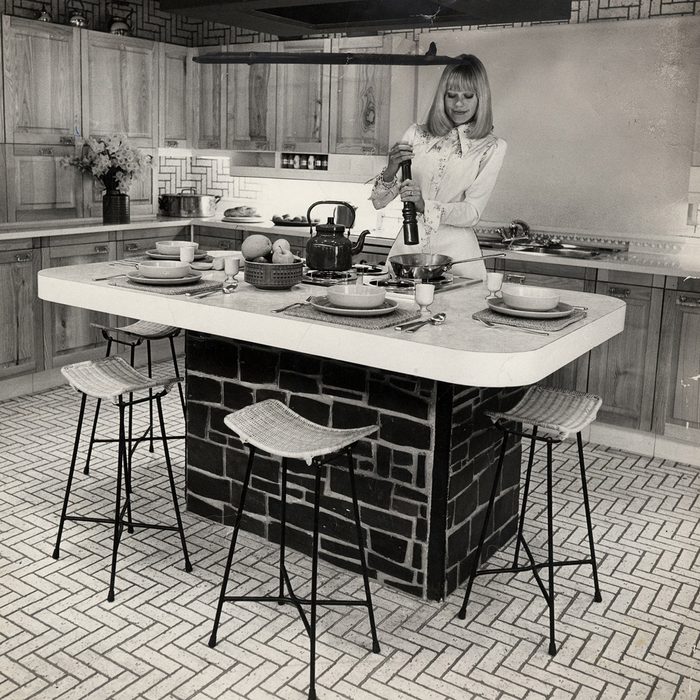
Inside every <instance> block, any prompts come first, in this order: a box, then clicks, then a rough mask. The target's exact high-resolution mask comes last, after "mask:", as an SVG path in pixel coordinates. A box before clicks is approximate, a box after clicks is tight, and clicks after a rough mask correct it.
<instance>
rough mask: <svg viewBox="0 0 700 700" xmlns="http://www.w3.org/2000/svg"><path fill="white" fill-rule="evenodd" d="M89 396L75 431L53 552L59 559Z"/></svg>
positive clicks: (84, 397)
mask: <svg viewBox="0 0 700 700" xmlns="http://www.w3.org/2000/svg"><path fill="white" fill-rule="evenodd" d="M86 401H87V395H86V394H83V395H82V398H81V400H80V414H79V415H78V427H77V428H76V430H75V442H74V443H73V456H72V457H71V461H70V469H69V470H68V481H67V482H66V493H65V495H64V496H63V509H62V510H61V520H60V521H59V523H58V535H57V536H56V546H55V547H54V550H53V558H54V559H58V557H59V555H60V551H61V536H62V535H63V526H64V525H65V523H66V513H67V512H68V499H69V498H70V489H71V485H72V484H73V474H74V473H75V462H76V460H77V459H78V445H79V444H80V431H81V430H82V427H83V418H84V416H85V402H86Z"/></svg>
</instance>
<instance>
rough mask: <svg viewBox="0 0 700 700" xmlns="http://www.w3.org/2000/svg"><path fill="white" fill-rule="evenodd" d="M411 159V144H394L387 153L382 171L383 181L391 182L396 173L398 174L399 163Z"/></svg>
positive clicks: (400, 142)
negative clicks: (385, 163) (387, 156)
mask: <svg viewBox="0 0 700 700" xmlns="http://www.w3.org/2000/svg"><path fill="white" fill-rule="evenodd" d="M411 158H413V147H412V146H411V144H409V143H405V142H404V141H399V143H395V144H394V145H393V146H392V147H391V150H390V151H389V158H388V160H387V165H386V168H385V169H384V181H385V182H391V181H392V180H393V179H394V178H395V177H396V173H398V172H399V168H400V167H401V163H403V162H404V161H406V160H411Z"/></svg>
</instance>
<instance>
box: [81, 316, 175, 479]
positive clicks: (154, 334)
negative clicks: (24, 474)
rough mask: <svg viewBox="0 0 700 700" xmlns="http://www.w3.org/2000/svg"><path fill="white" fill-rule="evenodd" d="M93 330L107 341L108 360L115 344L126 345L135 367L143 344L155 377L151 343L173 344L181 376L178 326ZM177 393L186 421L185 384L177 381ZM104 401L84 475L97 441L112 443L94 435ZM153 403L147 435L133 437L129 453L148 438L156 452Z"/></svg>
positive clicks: (97, 409) (140, 325)
mask: <svg viewBox="0 0 700 700" xmlns="http://www.w3.org/2000/svg"><path fill="white" fill-rule="evenodd" d="M91 325H92V326H93V327H94V328H98V329H99V330H100V331H101V332H102V337H103V338H104V339H105V340H106V341H107V350H106V352H105V357H109V356H110V353H111V351H112V346H113V345H114V344H115V343H116V344H117V345H124V346H126V347H128V348H129V351H130V357H129V362H130V364H131V366H132V367H133V366H134V363H135V359H136V357H135V355H136V347H137V346H139V345H141V344H142V343H143V342H145V343H146V358H147V366H148V376H149V377H151V376H152V375H153V362H152V356H151V341H155V340H166V339H167V340H168V342H169V343H170V355H171V358H172V362H173V371H174V373H175V376H176V377H178V378H179V377H180V370H179V368H178V364H177V355H176V353H175V341H174V338H175V337H176V336H177V335H179V333H180V328H177V327H176V326H166V325H164V324H162V323H153V322H152V321H134V322H133V323H129V324H127V325H124V326H105V325H103V324H101V323H93V324H91ZM177 390H178V393H179V394H180V405H181V406H182V417H183V419H184V420H185V422H186V421H187V406H186V403H185V393H184V392H183V390H182V384H181V383H180V382H178V384H177ZM149 393H150V395H151V398H152V390H151V389H149ZM100 407H101V400H98V401H97V403H96V404H95V415H94V416H93V419H92V432H91V437H90V443H89V445H88V449H87V456H86V457H85V467H84V469H83V471H84V472H85V474H89V473H90V459H91V458H92V448H93V447H94V445H95V443H96V442H111V441H110V440H106V441H105V440H100V439H96V438H95V435H96V433H97V422H98V419H99V416H100ZM131 410H132V409H131V406H130V407H129V425H131V423H132V413H131ZM153 418H154V416H153V402H152V401H149V402H148V428H147V430H146V431H145V432H144V435H143V436H142V437H141V438H139V440H137V441H136V443H134V442H132V440H131V436H130V437H129V450H130V451H131V452H133V450H134V449H136V447H137V446H138V444H139V443H140V442H141V441H142V440H144V439H145V438H146V437H148V449H149V451H150V452H153V449H154V441H155V440H157V439H158V436H157V435H154V434H153ZM168 437H169V439H171V440H174V439H180V440H182V439H184V437H185V436H184V435H169V436H168Z"/></svg>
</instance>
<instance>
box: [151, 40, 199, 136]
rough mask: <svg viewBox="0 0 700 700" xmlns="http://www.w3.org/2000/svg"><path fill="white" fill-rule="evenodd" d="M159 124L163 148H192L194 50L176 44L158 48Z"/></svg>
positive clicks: (163, 45) (161, 45)
mask: <svg viewBox="0 0 700 700" xmlns="http://www.w3.org/2000/svg"><path fill="white" fill-rule="evenodd" d="M159 53H160V59H159V67H160V78H159V81H158V84H159V86H160V89H159V90H158V121H159V124H160V139H159V142H160V146H161V147H163V148H190V147H191V145H192V109H191V104H192V69H193V65H194V64H193V63H192V50H191V49H188V48H185V47H184V46H176V45H174V44H160V45H159Z"/></svg>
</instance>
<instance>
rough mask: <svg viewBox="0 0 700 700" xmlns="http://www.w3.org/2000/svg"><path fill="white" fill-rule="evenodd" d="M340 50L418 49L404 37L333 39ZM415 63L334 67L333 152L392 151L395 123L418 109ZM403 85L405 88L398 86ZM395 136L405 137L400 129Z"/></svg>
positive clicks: (407, 119) (404, 121) (408, 119)
mask: <svg viewBox="0 0 700 700" xmlns="http://www.w3.org/2000/svg"><path fill="white" fill-rule="evenodd" d="M333 51H334V52H340V53H401V54H409V53H413V52H414V51H415V42H414V41H413V40H409V39H405V38H402V37H397V36H391V35H385V36H380V37H372V36H370V37H361V38H349V37H346V38H342V39H334V40H333ZM414 76H415V68H411V67H404V66H388V65H374V66H364V65H351V66H332V67H331V91H330V151H331V152H332V153H355V154H361V155H379V154H386V153H387V152H388V146H389V142H390V140H389V139H390V129H391V124H392V122H399V123H401V124H403V125H404V126H406V125H408V124H409V123H411V121H412V119H413V115H414V113H415V106H414V100H415V91H414V89H413V81H414V80H415V78H414ZM395 86H400V89H392V88H394V87H395ZM392 135H393V137H394V138H393V139H392V141H396V140H398V139H399V138H400V137H401V133H394V134H392Z"/></svg>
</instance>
